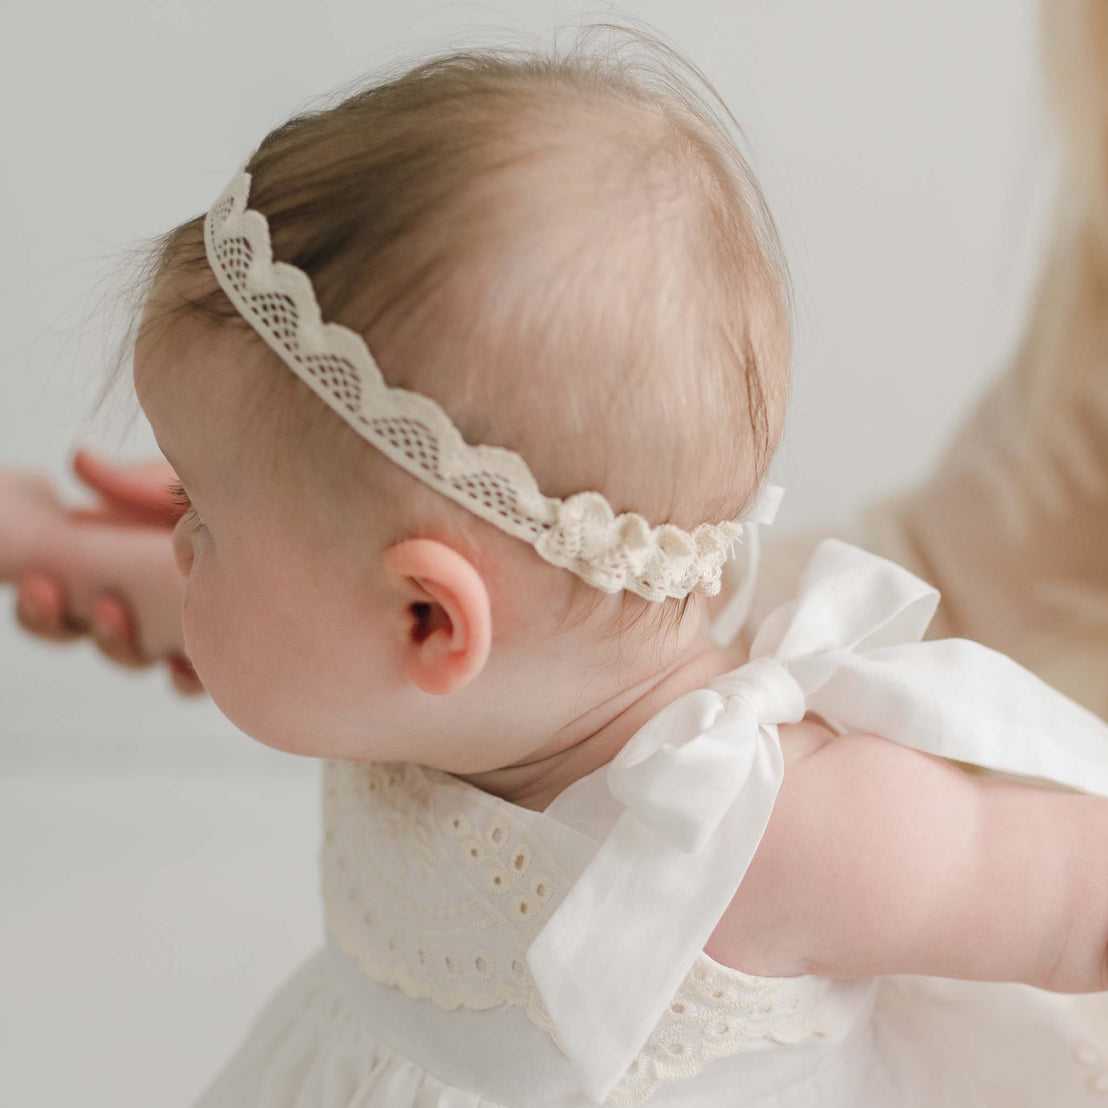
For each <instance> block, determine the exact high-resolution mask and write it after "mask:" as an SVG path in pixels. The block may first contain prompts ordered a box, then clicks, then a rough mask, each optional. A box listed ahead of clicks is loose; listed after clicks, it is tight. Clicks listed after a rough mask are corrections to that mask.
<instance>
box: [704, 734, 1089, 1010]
mask: <svg viewBox="0 0 1108 1108" xmlns="http://www.w3.org/2000/svg"><path fill="white" fill-rule="evenodd" d="M783 741H784V740H783ZM1106 756H1108V751H1106ZM705 950H706V951H707V953H708V954H709V955H711V956H712V957H713V958H715V959H716V960H717V961H720V962H723V963H724V964H725V965H730V966H734V967H736V968H738V969H742V970H745V971H746V972H748V973H755V974H760V975H766V976H777V975H780V976H792V975H794V974H800V973H815V974H820V975H823V976H827V977H836V978H854V977H867V976H870V975H873V974H883V973H911V974H929V975H933V976H938V977H960V978H970V979H976V980H989V981H994V980H995V981H1022V982H1026V983H1028V984H1031V985H1037V986H1040V987H1042V988H1045V989H1051V990H1054V991H1056V992H1073V993H1079V992H1094V991H1099V990H1105V989H1108V799H1105V798H1102V797H1097V796H1087V795H1084V794H1078V793H1071V792H1063V791H1059V790H1057V789H1053V788H1039V787H1036V786H1033V785H1027V784H1018V783H1013V782H1010V781H1007V780H1000V779H997V778H990V777H982V776H976V775H970V774H967V773H965V772H964V771H963V770H961V769H959V768H958V766H957V765H955V764H954V763H952V762H948V761H946V760H944V759H942V758H938V757H935V756H933V755H930V754H923V753H920V752H919V751H916V750H912V749H910V748H908V747H905V746H901V745H900V744H898V743H894V742H891V741H889V740H886V739H883V738H880V737H878V736H876V735H870V734H849V735H842V736H839V737H837V738H834V739H832V740H831V741H829V742H827V743H825V744H824V745H823V746H821V747H820V748H819V749H818V750H816V751H814V752H813V753H811V754H809V755H808V756H807V757H802V758H800V759H799V760H797V761H796V762H795V763H794V764H792V765H790V766H788V768H787V769H786V773H785V778H784V782H783V784H782V786H781V791H780V793H779V795H778V799H777V804H776V806H775V808H774V811H773V814H772V816H771V819H770V822H769V825H768V826H767V828H766V833H765V836H764V837H763V840H762V843H761V845H760V846H759V848H758V851H757V853H756V854H755V856H754V859H753V861H752V863H751V865H750V869H749V870H748V872H747V875H746V878H745V879H744V881H743V884H742V885H741V887H740V889H739V891H738V893H737V894H736V896H735V898H734V900H733V901H732V903H731V905H730V907H729V908H728V910H727V913H726V914H725V916H724V917H723V919H722V920H721V921H720V924H719V926H718V927H717V929H716V932H715V933H714V934H713V935H712V938H711V940H710V941H709V943H708V944H707V946H706V947H705Z"/></svg>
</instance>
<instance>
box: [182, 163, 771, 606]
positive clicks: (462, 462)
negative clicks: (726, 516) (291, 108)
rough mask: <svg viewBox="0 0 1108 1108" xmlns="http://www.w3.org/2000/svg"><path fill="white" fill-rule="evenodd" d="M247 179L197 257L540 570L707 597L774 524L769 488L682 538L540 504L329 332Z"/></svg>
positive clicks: (592, 508) (502, 455)
mask: <svg viewBox="0 0 1108 1108" xmlns="http://www.w3.org/2000/svg"><path fill="white" fill-rule="evenodd" d="M245 164H246V163H244V166H243V168H241V169H240V171H239V172H238V173H237V174H236V175H235V177H234V179H233V180H232V181H231V183H230V184H229V185H228V186H227V188H225V189H224V190H223V192H222V193H221V194H220V196H219V198H218V199H217V200H216V201H215V203H214V204H213V205H212V207H211V208H210V210H209V211H208V213H207V215H206V216H205V218H204V248H205V251H206V253H207V257H208V264H209V265H210V266H211V268H212V272H213V273H214V274H215V278H216V280H217V281H218V282H219V285H220V288H222V289H223V291H224V292H225V293H226V294H227V297H228V299H229V300H230V301H231V303H232V304H233V305H234V306H235V308H236V310H237V311H238V312H239V313H240V314H241V315H242V316H243V318H244V319H245V320H246V321H247V322H248V323H249V324H250V326H251V327H253V328H254V330H255V331H256V332H257V333H258V334H259V335H260V336H261V337H262V338H263V339H264V340H265V342H266V344H267V345H268V346H269V347H270V348H271V349H272V350H273V351H274V352H275V353H276V354H277V355H278V357H280V358H281V360H282V361H283V362H284V363H285V364H286V365H287V366H288V367H289V369H291V370H292V371H293V373H295V374H296V375H297V376H298V377H299V378H300V379H301V380H302V381H304V383H305V384H307V385H308V386H309V388H311V389H312V391H313V392H315V393H316V395H317V396H319V397H320V399H321V400H323V401H324V403H326V404H327V405H328V406H329V407H330V408H332V409H333V410H334V411H335V412H337V413H338V414H339V415H340V416H342V418H343V419H344V420H346V422H347V423H348V424H350V426H351V427H353V428H354V429H355V430H356V431H357V432H358V434H360V435H361V436H362V437H363V438H365V439H366V440H367V441H368V442H370V443H371V444H372V445H373V446H375V447H376V448H377V449H378V450H380V451H381V452H382V453H383V454H385V455H386V456H387V457H389V458H390V459H391V460H392V461H393V462H395V463H396V464H397V465H399V466H401V467H402V468H404V469H405V470H407V471H408V472H409V473H410V474H412V475H413V476H414V477H417V478H419V480H421V481H423V482H425V483H426V484H428V485H430V486H431V487H432V488H434V489H436V490H437V491H438V492H440V493H442V494H443V495H445V496H448V497H450V499H452V500H454V501H456V502H457V503H458V504H461V505H462V507H464V508H467V509H468V510H469V511H471V512H473V513H474V514H475V515H478V516H480V517H481V518H482V519H484V520H487V521H488V522H489V523H492V524H494V525H495V526H497V527H499V528H500V529H501V530H503V531H506V532H508V534H510V535H515V536H516V537H517V538H520V539H523V540H524V541H525V542H528V543H530V544H531V545H532V546H533V547H534V548H535V550H536V551H537V552H538V553H539V554H540V555H541V556H542V557H543V558H544V559H546V561H548V562H550V563H551V564H553V565H556V566H561V567H563V568H565V569H568V570H570V571H572V572H573V573H575V574H577V576H579V577H581V578H583V579H584V580H585V581H587V582H588V583H589V584H590V585H594V586H595V587H597V588H599V589H602V590H603V591H604V592H610V593H614V592H618V591H619V590H620V589H629V590H630V591H631V592H634V593H637V594H638V595H639V596H642V597H645V598H646V599H647V600H664V599H665V598H666V597H683V596H685V595H687V594H688V593H690V592H698V593H704V594H705V595H707V596H714V595H715V594H716V593H717V592H719V589H720V577H721V573H722V568H723V563H724V562H725V561H726V559H727V557H728V555H729V552H730V549H731V546H732V543H734V541H735V540H737V539H740V538H741V536H742V535H743V533H744V531H745V530H746V527H747V525H749V524H755V523H771V522H772V521H773V519H774V517H775V515H776V514H777V508H778V505H779V504H780V501H781V497H782V496H783V494H784V489H783V488H782V487H781V486H779V485H770V484H764V485H763V486H762V489H761V490H760V493H759V495H758V499H757V500H756V502H755V504H754V506H753V508H752V509H751V510H750V511H748V512H747V513H745V514H744V515H743V516H742V517H740V518H739V519H737V520H725V521H723V522H722V523H702V524H700V525H699V526H698V527H696V528H695V529H693V530H692V531H691V532H690V531H683V530H681V528H679V527H675V526H673V525H672V524H669V523H663V524H661V525H659V526H657V527H651V526H650V524H649V523H648V522H647V521H646V520H645V519H643V517H642V516H640V515H636V514H635V513H634V512H625V513H623V514H621V515H618V516H617V515H616V514H615V513H614V512H613V511H612V508H611V506H610V505H609V504H608V501H607V500H606V499H605V498H604V497H603V496H602V495H601V494H600V493H598V492H580V493H576V494H575V495H573V496H570V497H568V498H566V499H565V500H558V499H556V498H553V497H548V496H544V495H543V494H542V492H541V491H540V490H539V487H538V484H537V483H536V481H535V478H534V477H533V476H532V475H531V471H530V470H529V469H528V467H527V464H526V462H524V460H523V459H522V458H521V457H520V456H519V455H518V454H516V453H514V452H513V451H511V450H506V449H504V448H502V447H498V446H472V445H470V444H468V443H467V442H466V441H465V440H464V439H463V438H462V436H461V434H460V433H459V432H458V430H457V428H456V427H455V426H454V424H453V423H452V422H451V420H450V417H449V416H448V415H447V414H446V412H444V411H443V409H442V408H440V407H439V405H438V404H436V403H435V401H433V400H432V399H431V398H430V397H427V396H423V395H421V394H419V393H415V392H409V391H407V390H406V389H400V388H390V387H389V386H388V385H387V384H386V383H385V380H384V378H383V377H382V375H381V371H380V369H379V368H378V367H377V363H376V361H375V360H374V358H373V355H372V354H371V353H370V351H369V347H368V346H367V345H366V343H365V340H364V339H363V338H362V336H361V335H359V334H358V333H357V332H356V331H352V330H350V329H349V328H347V327H343V326H342V325H341V324H338V323H324V322H323V319H322V316H321V314H320V309H319V304H318V302H317V301H316V297H315V292H314V290H313V288H312V284H311V281H310V280H309V278H308V275H307V274H306V273H304V272H303V271H302V270H300V269H297V268H296V267H295V266H293V265H289V264H288V263H287V262H279V261H276V260H274V257H273V250H272V246H271V243H270V237H269V224H268V223H267V222H266V218H265V216H264V215H263V214H262V213H261V212H259V211H256V210H253V209H250V208H247V206H246V201H247V197H248V195H249V192H250V174H249V173H247V172H246V170H245Z"/></svg>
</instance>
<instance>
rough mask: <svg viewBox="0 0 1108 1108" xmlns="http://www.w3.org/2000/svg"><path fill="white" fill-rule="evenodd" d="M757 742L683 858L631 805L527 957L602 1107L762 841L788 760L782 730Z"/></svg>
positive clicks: (565, 1043)
mask: <svg viewBox="0 0 1108 1108" xmlns="http://www.w3.org/2000/svg"><path fill="white" fill-rule="evenodd" d="M759 738H760V741H759V750H758V753H757V755H756V757H755V760H754V764H753V766H752V768H751V771H750V776H749V777H748V778H747V781H746V783H745V784H744V786H743V789H742V791H741V793H740V794H739V797H738V798H737V800H736V802H735V803H734V804H733V805H732V807H731V808H730V809H729V810H728V812H727V814H726V815H725V816H724V817H723V820H722V821H721V823H720V826H719V830H718V833H717V834H716V835H714V836H712V839H711V840H710V842H709V843H708V844H707V845H706V846H705V847H704V848H703V849H702V850H700V851H698V852H696V853H686V852H685V851H683V850H681V849H679V848H678V847H676V846H674V845H673V844H672V843H670V842H668V841H666V840H665V839H663V838H661V837H660V836H659V835H658V834H656V833H655V832H654V831H652V830H651V829H650V828H649V827H647V826H646V825H645V824H644V823H642V822H640V820H639V819H638V818H637V817H636V816H635V815H634V813H632V812H631V811H629V810H624V812H623V813H622V814H621V815H620V818H619V819H618V820H617V822H616V824H615V826H614V827H613V829H612V831H611V832H610V833H609V835H608V837H607V838H606V839H605V840H604V841H603V842H602V843H601V845H600V847H599V849H598V850H597V852H596V854H595V855H594V856H593V858H592V859H591V860H590V862H589V863H588V865H587V866H586V867H585V869H584V871H583V872H582V873H581V876H580V877H579V878H578V880H577V882H576V883H575V884H574V886H573V888H571V889H570V891H569V893H568V894H567V895H566V896H565V898H564V899H563V900H562V902H561V903H560V904H559V905H558V907H557V908H556V909H555V911H554V913H553V914H552V915H551V917H550V919H549V920H548V921H547V923H546V925H545V927H544V928H543V929H542V931H541V932H539V935H538V937H537V938H536V939H535V941H534V942H533V943H532V944H531V947H530V949H529V950H528V953H527V961H528V964H529V965H530V967H531V972H532V975H533V976H534V979H535V983H536V985H537V986H538V989H539V992H540V993H541V995H542V998H543V1002H544V1003H545V1005H546V1010H547V1013H548V1014H549V1016H550V1018H551V1020H552V1022H553V1024H554V1029H555V1032H556V1034H557V1037H558V1041H559V1043H560V1045H561V1047H562V1050H563V1051H564V1052H565V1054H566V1056H567V1057H568V1058H569V1060H570V1062H571V1063H572V1064H573V1067H574V1069H575V1071H576V1073H577V1074H578V1076H579V1077H580V1078H581V1081H582V1084H583V1087H584V1089H585V1091H586V1092H587V1093H588V1095H589V1096H590V1097H592V1098H593V1100H594V1101H595V1103H597V1104H602V1103H603V1102H604V1101H605V1099H606V1098H607V1097H608V1095H609V1093H611V1091H612V1090H613V1089H614V1088H615V1086H616V1085H617V1084H618V1083H619V1080H620V1078H621V1077H622V1076H623V1074H624V1073H625V1072H626V1071H627V1069H628V1067H629V1066H630V1065H631V1063H632V1062H633V1061H634V1060H635V1057H636V1056H637V1055H638V1053H639V1051H640V1050H641V1049H642V1047H643V1045H644V1044H645V1043H646V1040H647V1039H648V1038H649V1037H650V1033H651V1032H652V1031H653V1030H654V1028H655V1026H656V1025H657V1023H658V1021H659V1020H660V1019H661V1017H662V1014H663V1013H664V1011H665V1008H666V1006H667V1005H668V1004H669V1003H670V1001H671V1000H672V999H673V996H674V994H675V993H676V992H677V990H678V989H679V987H680V985H681V982H682V981H683V980H684V978H685V976H686V974H687V973H688V972H689V970H690V969H691V967H692V964H693V962H694V961H695V960H696V958H697V955H698V954H699V953H700V951H701V950H702V949H703V947H704V944H705V943H706V942H707V941H708V938H709V937H710V936H711V933H712V932H713V931H714V930H715V926H716V924H717V923H718V922H719V920H720V918H721V917H722V916H723V913H724V911H725V910H726V908H727V905H728V904H729V903H730V902H731V899H732V897H733V896H734V894H735V890H736V889H737V888H738V887H739V884H740V883H741V882H742V879H743V876H744V875H745V873H746V871H747V868H748V867H749V865H750V861H751V859H752V858H753V857H754V852H755V851H756V850H757V849H758V844H759V843H760V842H761V840H762V835H763V834H764V832H765V828H766V825H767V824H768V823H769V817H770V813H771V811H772V809H773V803H774V800H775V799H776V796H777V792H778V789H779V788H780V785H781V780H782V777H783V774H784V762H783V759H782V756H781V747H780V743H779V741H778V738H777V729H776V727H762V728H760V729H759ZM660 920H665V921H667V923H666V925H665V926H664V927H658V926H657V921H660Z"/></svg>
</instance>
